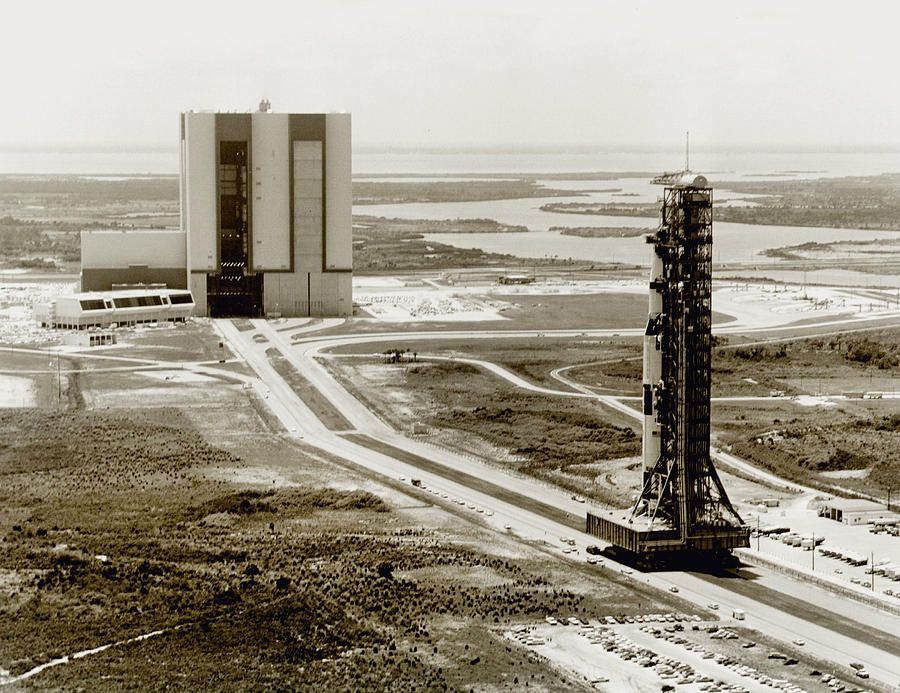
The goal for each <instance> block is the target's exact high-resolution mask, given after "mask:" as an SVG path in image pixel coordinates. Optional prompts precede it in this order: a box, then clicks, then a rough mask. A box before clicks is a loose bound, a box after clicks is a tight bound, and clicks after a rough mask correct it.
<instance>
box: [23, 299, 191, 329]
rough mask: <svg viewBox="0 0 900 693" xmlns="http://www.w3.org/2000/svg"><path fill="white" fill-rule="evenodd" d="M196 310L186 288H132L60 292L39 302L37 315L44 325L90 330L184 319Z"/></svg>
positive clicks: (38, 320)
mask: <svg viewBox="0 0 900 693" xmlns="http://www.w3.org/2000/svg"><path fill="white" fill-rule="evenodd" d="M193 310H194V297H193V296H191V292H190V291H186V290H184V289H128V290H120V291H89V292H85V293H80V294H72V295H71V296H59V297H57V298H55V299H53V300H52V301H51V302H50V303H45V304H39V305H37V306H35V309H34V318H35V320H36V321H37V322H38V323H40V325H41V326H42V327H51V328H56V329H68V330H87V329H89V328H97V327H100V328H105V327H110V326H119V327H122V326H129V325H142V324H149V323H159V322H184V321H185V320H187V318H188V317H190V315H191V313H192V312H193Z"/></svg>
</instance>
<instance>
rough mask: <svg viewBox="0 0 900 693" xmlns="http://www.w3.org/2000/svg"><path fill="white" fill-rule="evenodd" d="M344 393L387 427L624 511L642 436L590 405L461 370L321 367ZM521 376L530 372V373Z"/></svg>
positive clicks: (372, 364)
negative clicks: (422, 433) (422, 434)
mask: <svg viewBox="0 0 900 693" xmlns="http://www.w3.org/2000/svg"><path fill="white" fill-rule="evenodd" d="M327 365H328V367H329V368H331V369H332V372H333V373H334V374H335V375H336V376H337V377H338V378H339V379H340V380H341V382H342V383H343V385H344V386H345V387H346V388H348V389H349V390H350V391H351V392H352V393H353V394H354V395H356V396H357V397H358V398H360V399H361V400H362V401H363V402H365V403H366V404H367V405H368V406H369V407H370V408H372V409H373V410H375V411H377V412H379V414H380V415H382V416H383V417H384V418H385V419H386V420H387V421H388V422H389V423H390V424H391V425H393V426H394V427H396V428H398V429H400V430H409V429H410V428H411V427H412V424H413V423H415V422H423V423H425V424H427V425H428V426H429V427H430V428H431V429H432V434H431V435H432V436H433V437H434V439H435V440H438V441H440V442H443V443H444V444H447V445H449V446H450V447H453V448H456V449H460V450H463V451H466V452H469V453H471V454H474V455H478V456H481V457H484V458H485V459H488V460H490V461H492V462H494V463H496V464H500V465H502V466H504V467H505V468H507V469H511V470H514V471H516V472H519V473H522V474H527V475H529V476H533V477H536V478H539V479H543V480H545V481H549V482H552V483H555V484H557V485H559V486H562V487H563V488H567V489H570V490H571V491H572V492H574V493H579V494H582V495H588V496H591V497H593V498H596V499H598V500H602V501H604V502H607V503H609V504H611V505H614V506H625V505H627V504H628V500H629V498H630V494H631V493H633V492H634V490H635V488H636V484H637V482H638V479H637V477H638V475H636V474H629V473H627V472H628V471H630V470H633V469H635V468H636V465H638V464H639V461H638V459H637V456H638V455H639V454H640V446H641V443H640V434H639V429H637V428H636V427H635V426H634V424H633V422H632V421H631V420H630V419H628V418H626V417H625V416H624V415H622V414H620V413H618V412H615V411H612V410H606V409H605V408H604V407H602V406H601V405H599V404H597V403H596V402H593V401H590V400H584V399H575V398H569V397H552V396H547V395H541V394H536V393H529V392H525V391H522V390H519V389H518V388H516V387H514V386H512V385H507V384H506V383H505V382H504V381H502V380H500V379H499V378H497V377H496V376H494V375H492V374H489V373H486V372H484V371H482V370H480V369H477V368H475V367H474V366H470V365H467V364H463V363H453V362H449V363H448V362H440V361H438V362H427V361H420V362H417V363H415V362H414V363H410V362H406V363H402V364H391V363H386V362H385V359H381V358H379V359H376V358H373V357H371V356H370V357H359V358H358V359H355V358H351V359H347V358H341V359H332V360H328V361H327ZM526 370H527V367H526Z"/></svg>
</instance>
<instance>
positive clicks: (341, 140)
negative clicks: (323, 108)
mask: <svg viewBox="0 0 900 693" xmlns="http://www.w3.org/2000/svg"><path fill="white" fill-rule="evenodd" d="M351 204H352V196H351V155H350V115H349V114H346V113H328V114H299V113H271V112H269V104H268V102H267V101H263V102H262V103H261V104H260V109H259V111H257V112H255V113H206V112H196V111H190V112H187V113H183V114H182V115H181V222H182V229H183V230H184V231H185V234H186V241H187V265H188V270H189V287H188V288H189V289H190V291H191V294H192V295H193V296H194V300H195V301H196V304H197V311H198V313H200V314H202V315H209V316H211V317H220V316H251V317H259V316H263V315H272V314H280V315H284V316H326V315H331V316H340V315H349V314H350V312H351V308H352V298H351V279H352V269H353V256H352V244H351Z"/></svg>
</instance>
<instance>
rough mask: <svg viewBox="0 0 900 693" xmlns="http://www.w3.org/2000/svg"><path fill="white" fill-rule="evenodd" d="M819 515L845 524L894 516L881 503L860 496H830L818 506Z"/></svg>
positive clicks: (857, 523) (859, 523)
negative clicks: (830, 497)
mask: <svg viewBox="0 0 900 693" xmlns="http://www.w3.org/2000/svg"><path fill="white" fill-rule="evenodd" d="M819 516H820V517H827V518H829V519H831V520H835V521H836V522H842V523H843V524H845V525H865V524H868V523H870V522H874V521H876V520H881V519H887V518H891V517H894V513H893V512H891V511H889V510H888V509H887V506H885V505H884V504H883V503H876V502H875V501H870V500H864V499H860V498H832V499H831V500H827V501H824V502H823V503H822V505H821V506H820V507H819Z"/></svg>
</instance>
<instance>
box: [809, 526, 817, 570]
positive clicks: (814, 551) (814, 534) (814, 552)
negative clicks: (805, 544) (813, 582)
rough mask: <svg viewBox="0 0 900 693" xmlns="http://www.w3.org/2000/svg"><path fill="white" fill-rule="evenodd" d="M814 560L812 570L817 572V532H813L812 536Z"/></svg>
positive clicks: (812, 556) (811, 557)
mask: <svg viewBox="0 0 900 693" xmlns="http://www.w3.org/2000/svg"><path fill="white" fill-rule="evenodd" d="M810 559H811V560H812V571H813V572H816V533H815V532H813V536H812V555H811V556H810Z"/></svg>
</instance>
